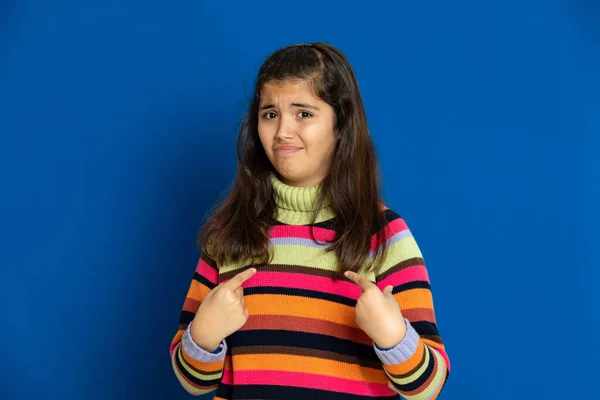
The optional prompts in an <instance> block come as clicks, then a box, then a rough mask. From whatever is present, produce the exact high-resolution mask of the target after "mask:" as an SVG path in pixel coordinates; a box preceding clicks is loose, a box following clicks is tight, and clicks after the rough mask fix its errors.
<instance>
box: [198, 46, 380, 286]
mask: <svg viewBox="0 0 600 400" xmlns="http://www.w3.org/2000/svg"><path fill="white" fill-rule="evenodd" d="M287 79H301V80H306V81H307V82H309V83H310V84H311V88H312V90H313V93H314V94H315V95H316V96H317V97H319V98H320V99H322V100H323V101H325V102H326V103H328V104H329V105H331V106H332V107H333V109H334V111H335V117H336V118H335V126H334V130H335V132H336V135H338V140H337V144H336V148H335V150H334V153H333V157H332V162H331V164H330V167H329V171H328V174H327V176H326V177H325V178H324V180H323V181H322V182H321V190H320V191H319V195H318V196H317V199H316V210H319V209H321V207H323V205H324V200H325V199H326V198H328V199H329V201H330V205H331V207H332V211H333V212H334V214H335V218H334V220H333V223H332V226H333V227H334V229H335V231H336V235H335V239H334V240H333V241H332V242H331V243H330V245H329V247H328V250H329V251H335V253H336V255H337V258H338V263H339V264H338V274H337V276H336V277H337V278H341V277H342V276H343V275H342V274H343V272H345V271H347V270H351V271H355V272H356V271H358V270H359V269H360V268H361V266H362V265H363V263H364V262H365V260H366V259H367V257H368V256H369V254H370V253H371V238H372V235H373V234H375V235H376V239H377V243H378V244H379V246H378V247H377V252H376V254H375V255H376V258H375V259H374V260H373V262H372V263H371V265H370V268H377V267H379V266H380V265H381V263H382V262H383V259H384V258H385V254H386V250H387V246H386V235H385V233H384V232H382V229H383V228H384V227H385V226H386V217H385V214H384V206H383V203H382V201H381V198H382V192H381V176H380V171H379V162H378V160H377V156H376V153H375V146H374V144H373V141H372V140H371V136H370V134H369V128H368V125H367V118H366V115H365V110H364V106H363V102H362V98H361V95H360V92H359V88H358V84H357V82H356V77H355V75H354V72H353V70H352V67H351V66H350V63H349V62H348V60H347V58H346V56H345V55H344V54H343V53H342V52H341V51H340V50H338V49H337V48H335V47H333V46H332V45H329V44H327V43H322V42H315V43H309V44H300V45H291V46H288V47H285V48H282V49H279V50H277V51H275V52H274V53H273V54H271V55H270V56H269V57H268V58H267V59H266V60H265V62H264V63H263V65H262V66H261V68H260V70H259V72H258V76H257V77H256V82H255V87H254V95H253V98H252V99H251V100H250V104H249V107H248V111H247V112H246V114H245V116H244V118H243V120H242V124H241V127H240V131H239V137H238V142H237V157H238V168H237V174H236V177H235V180H234V182H233V185H232V186H231V188H230V191H229V194H228V195H227V196H226V197H225V198H224V199H223V200H222V201H221V202H220V203H219V204H217V205H216V206H215V207H214V211H213V212H212V213H211V215H210V216H209V217H208V219H207V221H206V223H205V224H204V226H203V228H202V230H201V231H200V234H199V235H198V248H199V249H200V250H201V251H203V252H207V254H210V256H211V257H212V258H213V259H214V260H215V261H216V262H217V264H219V265H220V264H222V263H223V262H225V261H226V260H227V261H233V262H237V261H240V260H249V261H250V262H251V263H252V264H265V263H268V262H270V260H271V255H272V254H271V252H270V247H269V240H268V237H267V235H268V233H269V228H270V227H271V226H272V225H273V224H274V219H273V216H274V212H275V209H276V204H275V198H274V192H273V188H272V184H271V181H270V178H269V174H270V173H271V172H275V169H274V167H273V166H272V165H271V163H270V161H269V159H268V158H267V155H266V153H265V151H264V148H263V147H262V144H261V142H260V139H259V136H258V111H259V110H258V108H259V104H260V92H261V89H262V87H263V85H264V84H265V83H266V82H268V81H284V80H287ZM317 215H318V213H317V212H315V213H314V214H313V219H312V223H314V222H315V219H316V217H317ZM313 240H315V238H314V234H313Z"/></svg>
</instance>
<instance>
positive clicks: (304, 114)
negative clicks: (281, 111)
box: [298, 111, 312, 118]
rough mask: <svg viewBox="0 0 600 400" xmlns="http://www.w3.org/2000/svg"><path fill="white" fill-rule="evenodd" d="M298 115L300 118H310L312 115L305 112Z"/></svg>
mask: <svg viewBox="0 0 600 400" xmlns="http://www.w3.org/2000/svg"><path fill="white" fill-rule="evenodd" d="M298 115H300V116H301V117H302V118H308V117H312V114H311V113H309V112H306V111H300V113H299V114H298Z"/></svg>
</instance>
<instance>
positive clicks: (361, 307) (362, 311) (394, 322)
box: [344, 271, 406, 348]
mask: <svg viewBox="0 0 600 400" xmlns="http://www.w3.org/2000/svg"><path fill="white" fill-rule="evenodd" d="M344 275H345V276H346V277H347V278H348V279H350V280H351V281H352V282H354V283H356V284H357V285H358V286H360V288H361V289H362V293H361V295H360V297H359V298H358V300H357V301H356V308H355V311H356V324H357V325H358V327H359V328H360V329H362V330H363V331H364V332H365V333H366V334H367V335H369V337H370V338H371V339H373V341H374V342H375V344H377V346H379V347H382V348H391V347H394V346H396V345H397V344H398V343H400V342H401V341H402V339H404V335H406V322H404V318H403V317H402V312H401V311H400V307H399V305H398V302H397V301H396V299H395V298H394V296H393V295H392V289H393V287H392V286H386V287H385V288H384V289H383V291H381V290H380V289H379V287H377V285H375V284H374V283H373V282H371V281H369V280H368V279H366V278H364V277H363V276H360V275H359V274H357V273H356V272H352V271H347V272H346V273H345V274H344Z"/></svg>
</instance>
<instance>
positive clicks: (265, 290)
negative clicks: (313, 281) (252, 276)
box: [244, 286, 356, 307]
mask: <svg viewBox="0 0 600 400" xmlns="http://www.w3.org/2000/svg"><path fill="white" fill-rule="evenodd" d="M251 294H283V295H289V296H300V297H308V298H311V299H321V300H328V301H331V302H333V303H340V304H345V305H347V306H351V307H354V306H355V305H356V300H354V299H350V298H348V297H344V296H340V295H337V294H331V293H324V292H319V291H316V290H308V289H293V288H285V287H271V286H257V287H252V288H247V289H244V296H247V295H251Z"/></svg>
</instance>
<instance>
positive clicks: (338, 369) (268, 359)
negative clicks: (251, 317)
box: [233, 354, 388, 384]
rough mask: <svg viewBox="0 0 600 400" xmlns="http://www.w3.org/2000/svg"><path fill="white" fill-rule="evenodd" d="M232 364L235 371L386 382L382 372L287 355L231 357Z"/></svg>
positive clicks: (319, 359)
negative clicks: (283, 372)
mask: <svg viewBox="0 0 600 400" xmlns="http://www.w3.org/2000/svg"><path fill="white" fill-rule="evenodd" d="M233 363H234V364H235V369H236V371H242V370H246V371H262V370H267V371H273V370H275V371H290V372H302V373H310V374H319V375H325V376H331V377H336V378H344V379H351V380H358V381H366V382H369V383H380V384H385V383H386V382H387V380H388V379H387V375H386V374H385V371H383V370H376V369H373V368H367V367H361V366H359V365H356V364H347V363H344V362H339V361H333V360H327V359H323V358H314V357H303V356H294V355H287V354H240V355H234V356H233Z"/></svg>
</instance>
